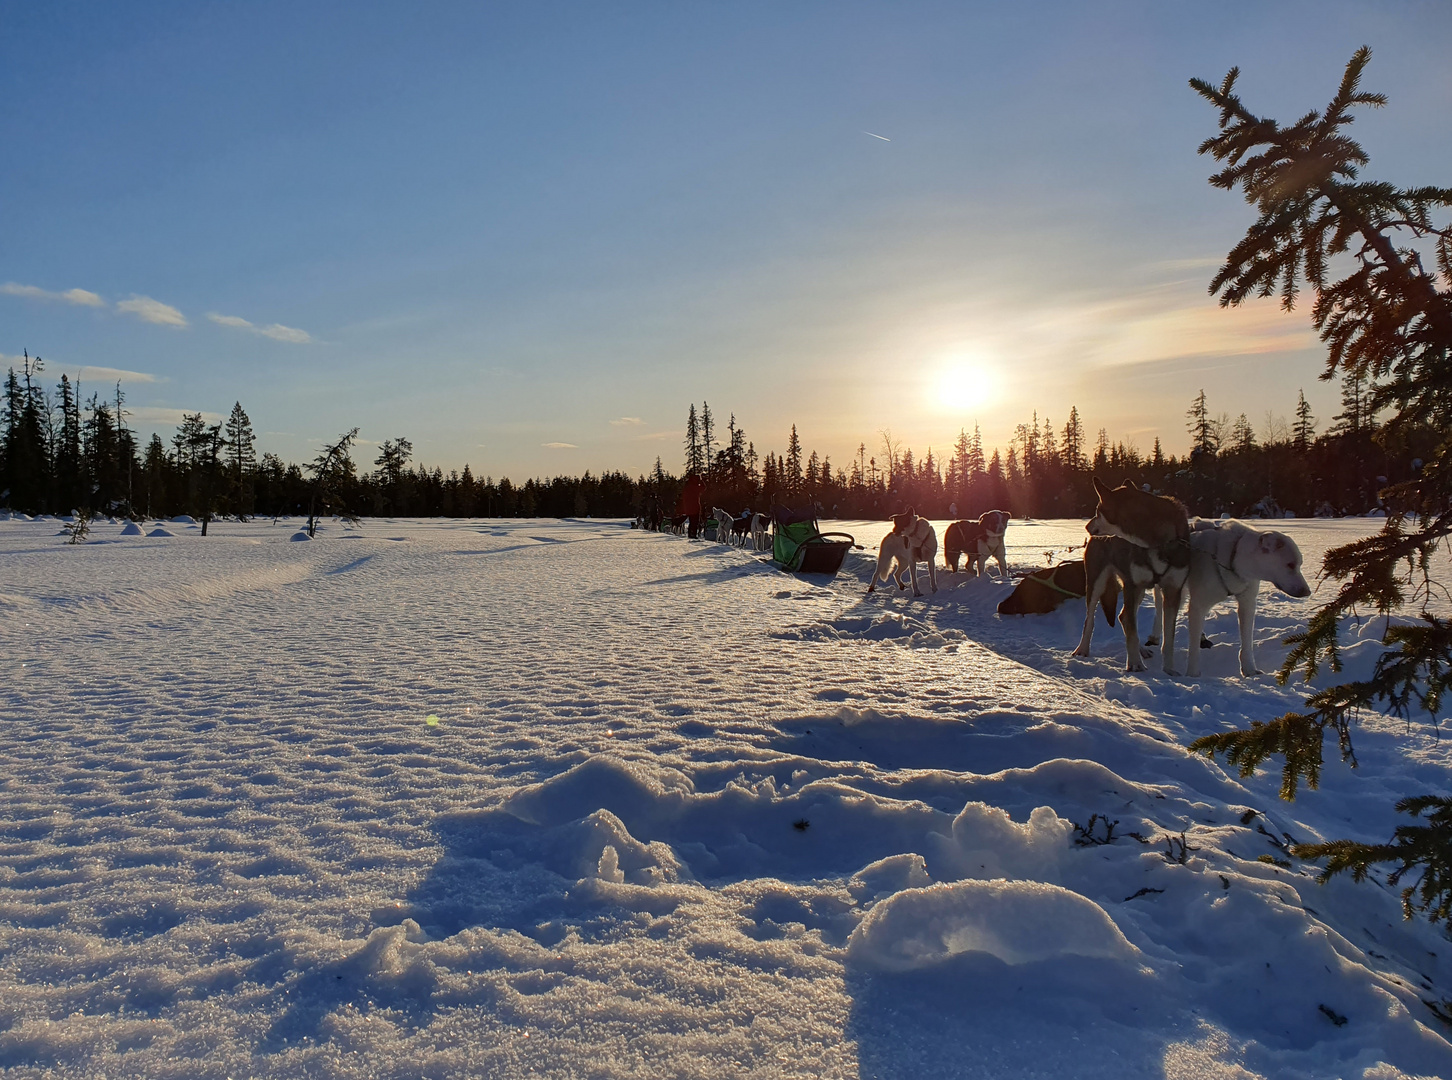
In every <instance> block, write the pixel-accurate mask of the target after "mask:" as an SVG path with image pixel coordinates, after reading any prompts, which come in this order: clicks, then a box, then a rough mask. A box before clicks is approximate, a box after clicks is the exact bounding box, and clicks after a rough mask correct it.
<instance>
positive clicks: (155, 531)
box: [146, 525, 176, 536]
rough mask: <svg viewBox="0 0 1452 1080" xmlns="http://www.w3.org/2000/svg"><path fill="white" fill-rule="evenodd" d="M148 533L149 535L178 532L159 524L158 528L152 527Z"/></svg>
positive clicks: (167, 534) (164, 534) (170, 534)
mask: <svg viewBox="0 0 1452 1080" xmlns="http://www.w3.org/2000/svg"><path fill="white" fill-rule="evenodd" d="M146 535H147V536H175V535H176V533H174V532H172V531H171V530H170V529H164V528H162V527H161V526H160V525H158V526H157V527H156V528H154V529H152V530H151V531H150V532H149V533H147V534H146Z"/></svg>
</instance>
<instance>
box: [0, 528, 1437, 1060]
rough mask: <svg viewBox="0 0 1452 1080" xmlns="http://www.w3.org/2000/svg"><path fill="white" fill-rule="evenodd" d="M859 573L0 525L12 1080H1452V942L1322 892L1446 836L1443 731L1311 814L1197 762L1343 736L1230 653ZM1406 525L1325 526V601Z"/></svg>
mask: <svg viewBox="0 0 1452 1080" xmlns="http://www.w3.org/2000/svg"><path fill="white" fill-rule="evenodd" d="M835 527H845V528H847V529H848V531H852V532H855V533H856V534H857V535H858V538H859V540H862V541H865V542H867V543H868V550H866V551H864V552H861V553H854V554H853V555H852V556H851V557H850V558H849V562H848V564H847V566H846V568H845V569H844V572H843V573H842V574H841V575H839V576H838V577H837V578H836V579H835V580H834V581H831V582H826V581H823V580H820V579H813V580H807V579H802V578H797V577H793V576H789V575H785V574H782V573H779V572H778V571H776V570H775V569H773V568H772V567H771V566H770V565H769V564H767V563H765V562H764V561H762V558H761V557H759V556H755V555H753V554H752V553H751V552H746V551H739V550H735V549H731V548H728V547H725V546H723V545H719V544H714V543H708V542H704V541H695V542H691V541H687V540H684V539H680V538H676V537H671V536H659V535H654V534H642V533H637V532H633V531H631V530H629V529H627V528H623V527H621V526H620V525H619V524H617V523H609V522H590V521H563V522H561V521H471V522H388V521H369V522H367V523H366V524H365V525H364V526H363V527H361V528H357V529H350V528H345V527H343V526H342V525H340V524H338V523H336V522H329V523H327V524H326V525H325V526H324V528H323V529H322V530H321V531H320V532H319V534H318V537H317V539H315V540H312V541H308V542H295V540H294V537H295V534H296V533H297V530H298V528H299V523H298V522H296V521H293V522H281V523H277V524H273V523H272V522H255V523H249V524H245V525H244V524H237V523H221V524H215V525H214V526H213V527H212V529H211V530H210V532H211V533H212V535H209V536H207V537H206V538H202V537H200V536H199V535H198V532H199V530H198V529H197V528H196V527H195V526H190V525H188V524H187V523H184V522H173V523H167V524H166V525H165V526H164V528H163V532H165V533H169V534H172V535H149V534H152V533H154V532H155V526H154V525H153V524H152V523H147V525H146V526H145V528H144V529H143V530H142V531H141V535H136V534H134V533H133V534H132V535H123V534H122V533H123V529H122V526H121V525H119V524H115V525H111V524H105V523H100V524H97V525H95V526H93V528H92V533H91V538H90V542H88V543H85V544H82V545H76V546H70V545H67V544H65V542H64V541H65V537H63V536H58V535H57V533H58V531H59V529H60V523H58V522H56V521H55V520H53V519H52V520H38V521H30V520H19V519H17V520H8V521H0V656H3V658H4V671H5V682H4V685H3V688H0V1075H4V1076H7V1077H9V1076H15V1077H21V1076H25V1077H30V1076H42V1075H44V1076H57V1075H58V1076H65V1075H87V1076H108V1077H119V1076H146V1077H225V1076H233V1077H241V1076H360V1077H361V1076H367V1077H416V1076H429V1077H434V1076H438V1077H446V1076H447V1077H453V1076H487V1077H496V1076H497V1077H514V1076H531V1075H543V1076H558V1077H615V1076H630V1077H660V1076H681V1077H687V1076H689V1077H712V1078H715V1077H728V1076H729V1077H736V1076H743V1077H744V1076H750V1077H778V1076H814V1077H815V1076H827V1077H836V1076H859V1075H860V1076H863V1077H901V1078H910V1080H923V1078H926V1077H956V1076H968V1077H977V1076H982V1077H995V1078H999V1077H1066V1076H1074V1077H1085V1076H1095V1077H1101V1076H1102V1077H1114V1078H1124V1077H1186V1078H1189V1077H1248V1076H1267V1077H1329V1076H1354V1077H1366V1078H1377V1080H1389V1078H1392V1077H1399V1076H1416V1075H1422V1076H1426V1075H1437V1076H1447V1075H1452V1046H1449V1043H1448V1041H1447V1037H1448V1034H1449V1031H1448V1029H1447V1028H1445V1027H1443V1026H1442V1025H1441V1023H1440V1022H1439V1021H1438V1020H1437V1019H1436V1018H1435V1016H1434V1015H1433V1013H1432V1012H1431V1011H1430V1010H1429V1008H1428V1007H1427V1006H1426V1005H1425V1004H1424V1003H1423V1001H1424V999H1426V1000H1430V1001H1433V1002H1437V1001H1441V1000H1443V999H1445V998H1452V948H1449V944H1448V941H1447V938H1446V937H1445V936H1444V934H1443V933H1442V932H1441V931H1440V930H1439V929H1438V928H1435V927H1432V926H1429V925H1428V924H1427V923H1426V922H1425V921H1424V920H1417V921H1414V922H1410V923H1409V922H1404V921H1403V920H1402V918H1401V912H1400V907H1399V903H1398V900H1397V897H1396V895H1395V891H1394V890H1389V889H1387V888H1386V887H1384V886H1383V885H1382V884H1379V883H1375V882H1373V883H1367V884H1362V885H1356V884H1353V883H1352V882H1351V881H1349V880H1337V881H1335V882H1333V883H1331V884H1330V885H1327V886H1325V887H1322V886H1318V885H1316V884H1315V883H1314V881H1313V880H1312V874H1313V869H1311V868H1307V867H1305V866H1303V865H1301V864H1299V863H1297V862H1296V861H1295V860H1290V859H1289V857H1288V856H1287V855H1286V853H1285V850H1284V849H1285V845H1286V844H1287V842H1288V841H1289V840H1292V839H1294V840H1296V841H1309V840H1315V839H1319V838H1331V837H1337V836H1351V837H1355V838H1361V839H1368V840H1373V839H1374V840H1384V839H1386V838H1388V837H1389V836H1390V834H1391V830H1392V828H1393V826H1394V824H1395V820H1394V819H1395V815H1394V814H1393V813H1392V810H1391V806H1392V803H1393V802H1394V801H1395V799H1396V798H1398V797H1400V796H1402V795H1405V794H1411V793H1420V792H1436V793H1442V794H1446V793H1447V792H1448V790H1449V784H1448V778H1449V775H1452V772H1449V756H1448V753H1447V750H1446V748H1445V747H1444V746H1442V745H1439V744H1438V743H1436V742H1435V741H1434V740H1433V739H1432V738H1431V737H1430V735H1429V734H1428V732H1427V730H1426V729H1425V728H1413V729H1412V730H1410V731H1408V730H1407V729H1406V728H1405V726H1404V725H1402V724H1400V723H1394V722H1390V721H1380V722H1371V723H1368V724H1366V725H1364V726H1363V727H1362V728H1361V729H1360V731H1359V732H1358V735H1357V752H1358V755H1359V758H1360V762H1361V767H1360V769H1358V770H1356V771H1355V772H1353V771H1351V770H1349V769H1347V768H1345V767H1344V766H1342V765H1340V764H1339V763H1338V762H1337V761H1336V760H1335V752H1334V748H1333V747H1328V755H1329V757H1330V758H1331V760H1329V761H1328V763H1327V767H1326V770H1325V773H1324V780H1323V784H1322V787H1321V789H1320V790H1318V791H1307V792H1305V793H1303V795H1302V796H1301V798H1300V799H1299V800H1298V801H1297V802H1296V803H1294V804H1286V803H1282V802H1280V801H1279V800H1278V799H1277V798H1276V794H1275V792H1276V788H1277V783H1278V778H1277V777H1276V775H1275V772H1274V770H1272V772H1271V773H1270V774H1268V775H1264V776H1261V777H1257V778H1255V779H1253V780H1250V781H1242V780H1240V779H1238V778H1237V777H1236V776H1235V775H1234V774H1233V772H1227V771H1226V770H1225V769H1224V768H1223V767H1222V766H1221V765H1220V764H1218V763H1215V762H1211V761H1207V760H1206V759H1204V758H1201V757H1198V756H1192V755H1190V754H1188V753H1186V751H1185V749H1184V747H1185V745H1186V744H1187V743H1188V742H1189V741H1190V740H1191V739H1193V738H1195V737H1197V736H1198V735H1201V734H1203V733H1206V732H1210V731H1215V730H1221V729H1224V728H1227V727H1230V726H1244V725H1245V724H1246V723H1247V721H1248V720H1250V719H1265V718H1269V717H1273V716H1275V715H1278V714H1279V713H1280V712H1282V711H1284V710H1285V709H1286V708H1288V707H1294V706H1296V705H1298V704H1299V702H1300V700H1301V694H1300V692H1299V691H1298V690H1297V689H1296V688H1295V687H1286V688H1282V687H1278V686H1276V685H1275V682H1274V680H1273V679H1272V678H1271V677H1269V676H1266V677H1263V678H1256V679H1250V680H1245V679H1241V678H1240V677H1239V675H1238V673H1237V672H1238V668H1237V662H1236V655H1235V648H1234V645H1233V641H1234V639H1235V631H1234V618H1233V615H1232V614H1231V613H1230V611H1229V609H1226V610H1225V611H1224V612H1222V613H1221V614H1219V615H1218V616H1217V617H1216V618H1215V619H1214V620H1213V621H1212V622H1211V624H1210V626H1209V628H1208V629H1209V632H1210V633H1211V634H1212V636H1214V637H1215V638H1216V639H1217V641H1220V642H1223V643H1231V644H1222V645H1219V646H1217V647H1216V648H1214V649H1213V650H1211V651H1210V653H1209V654H1208V659H1207V661H1206V665H1205V666H1206V671H1207V676H1206V677H1205V678H1202V679H1200V680H1198V681H1191V680H1185V679H1174V678H1167V677H1165V676H1163V675H1161V674H1159V673H1158V672H1157V671H1151V673H1149V674H1148V675H1145V676H1126V675H1125V674H1124V673H1123V671H1122V667H1123V648H1124V646H1123V639H1122V637H1120V636H1119V635H1118V634H1117V633H1113V632H1111V631H1110V630H1109V629H1108V628H1107V627H1105V626H1103V624H1102V623H1101V624H1100V626H1099V628H1098V630H1097V631H1096V636H1095V644H1094V656H1093V657H1092V658H1090V659H1086V660H1077V659H1074V658H1072V657H1070V656H1069V651H1070V649H1071V648H1072V646H1073V644H1074V643H1075V642H1076V641H1077V638H1078V632H1079V625H1080V621H1081V619H1082V616H1081V615H1079V614H1078V613H1076V612H1075V611H1074V610H1073V609H1072V607H1071V608H1068V609H1063V610H1061V611H1060V612H1057V613H1055V614H1052V615H1048V616H1038V617H1028V618H1000V617H998V616H997V615H996V614H995V613H994V608H995V606H996V604H997V602H998V600H999V599H1001V598H1002V596H1003V595H1004V594H1005V593H1006V592H1007V586H1005V585H1001V584H999V583H997V582H995V581H990V580H978V579H970V578H967V577H966V576H963V575H948V574H943V575H942V576H940V579H939V584H940V587H941V588H940V591H939V592H938V593H937V594H935V595H931V596H928V597H925V598H923V599H913V598H912V597H911V595H910V594H909V595H906V596H905V595H902V594H899V593H897V592H896V590H892V591H891V592H890V593H889V592H879V593H877V594H875V595H873V596H870V597H869V596H866V595H865V586H866V580H867V577H868V574H869V572H870V566H871V558H872V556H873V547H874V546H875V543H876V540H877V538H878V537H879V536H880V535H881V533H882V532H883V531H885V528H886V526H885V524H883V523H848V524H846V525H845V526H835ZM1375 527H1376V523H1375V522H1362V521H1349V522H1347V521H1342V522H1319V521H1317V522H1310V521H1305V522H1302V521H1294V522H1286V523H1284V528H1285V529H1286V530H1287V531H1289V532H1291V534H1292V535H1294V536H1295V537H1297V539H1298V540H1299V541H1300V542H1301V544H1302V546H1303V548H1305V550H1306V551H1307V553H1308V560H1307V562H1308V567H1310V568H1311V569H1314V568H1315V567H1316V565H1318V563H1319V553H1320V552H1321V551H1323V550H1324V549H1325V548H1326V547H1327V546H1329V545H1332V544H1335V543H1338V542H1341V541H1344V540H1346V539H1349V538H1351V537H1353V536H1357V535H1362V534H1364V533H1365V532H1367V531H1370V530H1371V529H1374V528H1375ZM1009 535H1010V556H1011V562H1012V563H1013V564H1014V568H1015V569H1018V570H1026V569H1030V568H1033V567H1035V566H1041V565H1044V564H1045V555H1044V553H1045V552H1046V551H1048V552H1054V553H1055V558H1056V559H1057V558H1058V557H1062V556H1064V555H1066V554H1067V552H1068V549H1070V548H1072V547H1074V546H1077V544H1078V542H1079V540H1080V539H1081V538H1082V525H1081V524H1080V523H1063V522H1059V523H1015V524H1014V525H1013V526H1012V527H1011V530H1010V534H1009ZM1323 588H1326V586H1323ZM1315 603H1316V600H1315V598H1313V599H1311V600H1307V601H1294V600H1289V599H1287V598H1285V597H1282V596H1275V597H1269V598H1266V599H1264V600H1263V603H1262V613H1261V620H1260V629H1259V633H1258V638H1259V642H1260V644H1259V648H1260V651H1261V656H1260V659H1261V666H1262V667H1265V668H1267V669H1273V667H1274V666H1275V665H1276V664H1277V663H1278V661H1279V659H1280V657H1281V656H1283V655H1284V646H1282V645H1280V644H1279V638H1280V637H1281V636H1282V635H1284V634H1285V633H1286V632H1287V631H1288V630H1290V629H1291V628H1293V627H1297V626H1300V625H1303V623H1304V620H1305V618H1306V616H1307V614H1308V613H1309V612H1310V611H1311V610H1313V608H1314V605H1315ZM1081 610H1082V609H1081ZM1352 632H1353V634H1360V635H1362V636H1364V637H1365V639H1366V640H1365V642H1364V643H1363V644H1359V645H1356V646H1353V650H1352V660H1353V666H1355V665H1357V664H1361V663H1364V662H1367V660H1368V659H1369V657H1370V656H1371V655H1373V653H1374V649H1375V641H1374V634H1375V630H1374V628H1373V627H1371V626H1370V625H1366V626H1363V627H1361V628H1360V630H1359V631H1357V630H1353V631H1352ZM1183 638H1184V634H1183V632H1182V634H1181V639H1182V640H1183ZM1363 654H1364V655H1363ZM1096 815H1097V816H1096ZM1109 822H1112V823H1113V832H1112V836H1110V835H1109V834H1108V833H1107V832H1106V823H1109ZM1091 839H1092V840H1093V841H1105V840H1108V842H1089V841H1090V840H1091ZM1266 857H1269V859H1270V860H1275V861H1263V860H1264V859H1265V858H1266Z"/></svg>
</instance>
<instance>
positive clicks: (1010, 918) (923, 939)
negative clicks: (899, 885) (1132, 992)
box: [847, 881, 1139, 971]
mask: <svg viewBox="0 0 1452 1080" xmlns="http://www.w3.org/2000/svg"><path fill="white" fill-rule="evenodd" d="M970 952H982V953H989V954H991V955H992V956H996V957H997V958H998V959H1000V960H1002V961H1003V962H1004V963H1005V964H1011V965H1013V964H1028V963H1033V962H1035V961H1040V960H1051V959H1054V958H1056V957H1062V956H1088V957H1095V958H1103V959H1108V960H1123V961H1126V962H1134V961H1135V960H1136V959H1137V958H1138V956H1139V950H1138V949H1136V948H1135V947H1134V946H1133V945H1132V944H1130V942H1129V940H1128V939H1127V938H1126V937H1125V936H1124V934H1123V933H1121V932H1120V929H1119V927H1118V926H1116V925H1115V923H1114V920H1113V919H1111V918H1110V917H1109V915H1108V914H1107V913H1106V912H1105V910H1104V909H1103V908H1101V907H1100V906H1099V905H1098V904H1096V903H1094V901H1092V900H1090V899H1088V898H1087V897H1084V896H1080V895H1079V894H1078V893H1076V892H1071V891H1070V890H1068V889H1065V888H1062V887H1060V886H1058V885H1049V884H1046V883H1045V882H1041V881H959V882H955V883H953V884H947V885H930V886H928V887H927V888H924V889H907V890H905V891H903V892H900V893H897V894H896V895H894V896H892V897H890V898H888V899H887V900H884V901H882V902H881V903H880V904H878V905H877V906H876V907H874V908H873V909H872V910H871V911H870V912H868V914H867V917H866V918H864V919H863V920H862V922H861V923H860V924H859V925H858V927H857V929H855V930H854V931H852V935H851V937H849V938H848V940H847V956H848V959H849V960H850V961H851V962H852V963H854V964H857V965H859V966H861V967H863V968H868V969H872V970H877V971H913V970H917V969H920V968H926V967H930V966H932V965H934V964H937V963H940V962H942V961H944V960H947V959H948V958H950V957H953V956H958V955H961V954H963V953H970Z"/></svg>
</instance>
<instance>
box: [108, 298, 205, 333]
mask: <svg viewBox="0 0 1452 1080" xmlns="http://www.w3.org/2000/svg"><path fill="white" fill-rule="evenodd" d="M116 310H117V311H121V312H124V313H126V314H127V315H135V316H136V317H137V318H138V319H140V320H141V321H142V322H149V323H155V324H156V325H157V326H186V325H187V319H186V316H185V315H183V314H182V313H181V312H180V311H178V310H177V309H176V308H174V307H172V306H171V305H170V304H163V303H162V302H161V301H160V300H153V299H152V298H151V297H149V296H133V297H131V299H130V300H120V301H118V302H117V304H116Z"/></svg>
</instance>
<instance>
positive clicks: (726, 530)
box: [711, 506, 736, 544]
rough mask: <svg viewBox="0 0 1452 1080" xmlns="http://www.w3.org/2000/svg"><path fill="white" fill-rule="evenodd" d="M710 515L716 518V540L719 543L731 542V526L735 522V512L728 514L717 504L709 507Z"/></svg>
mask: <svg viewBox="0 0 1452 1080" xmlns="http://www.w3.org/2000/svg"><path fill="white" fill-rule="evenodd" d="M711 516H712V517H713V518H715V519H716V541H717V543H721V544H730V543H732V542H733V541H732V538H731V526H732V525H733V524H735V522H736V515H735V514H728V513H727V512H726V511H725V510H722V509H721V508H720V507H719V506H713V507H711Z"/></svg>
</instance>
